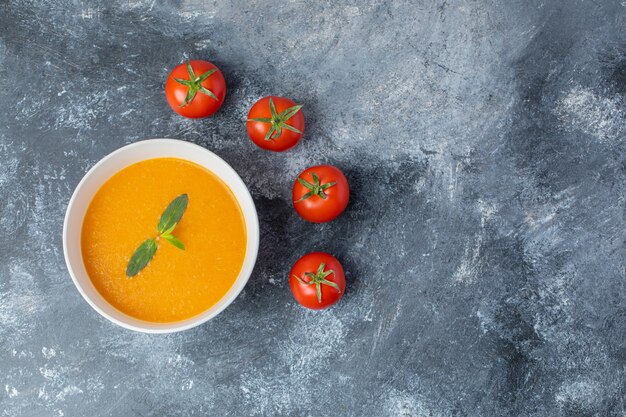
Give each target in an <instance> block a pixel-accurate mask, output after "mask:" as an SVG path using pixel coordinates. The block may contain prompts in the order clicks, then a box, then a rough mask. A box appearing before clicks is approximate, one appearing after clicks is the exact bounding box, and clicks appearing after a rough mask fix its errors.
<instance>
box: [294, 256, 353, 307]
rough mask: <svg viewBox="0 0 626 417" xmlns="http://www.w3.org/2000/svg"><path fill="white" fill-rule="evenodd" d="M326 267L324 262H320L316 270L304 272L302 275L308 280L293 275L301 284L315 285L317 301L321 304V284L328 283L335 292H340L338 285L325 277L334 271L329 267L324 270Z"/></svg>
mask: <svg viewBox="0 0 626 417" xmlns="http://www.w3.org/2000/svg"><path fill="white" fill-rule="evenodd" d="M324 268H326V264H325V263H324V262H322V263H320V266H319V267H318V268H317V272H315V273H313V272H305V273H304V276H305V277H308V278H310V279H309V281H305V280H303V279H302V278H300V277H299V276H297V275H295V274H294V275H293V277H294V278H295V279H297V280H298V281H299V282H300V283H301V284H304V285H315V291H316V293H317V302H318V303H320V304H322V285H328V286H330V287H333V288H334V289H336V290H337V292H341V289H340V288H339V285H337V284H335V283H334V282H332V281H329V280H327V279H326V277H327V276H329V275H330V274H335V271H333V270H332V269H329V270H328V271H324Z"/></svg>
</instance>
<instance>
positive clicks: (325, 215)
mask: <svg viewBox="0 0 626 417" xmlns="http://www.w3.org/2000/svg"><path fill="white" fill-rule="evenodd" d="M291 196H292V198H293V207H294V208H295V209H296V211H297V212H298V214H299V215H300V216H301V217H302V218H303V219H305V220H308V221H310V222H314V223H324V222H329V221H331V220H333V219H334V218H336V217H337V216H339V215H340V214H341V213H342V212H343V211H344V210H345V209H346V206H347V205H348V200H349V199H350V187H349V186H348V180H347V179H346V177H345V175H343V173H342V172H341V171H340V170H339V169H338V168H335V167H334V166H332V165H318V166H314V167H311V168H307V169H305V170H304V171H302V173H301V174H300V175H298V178H297V179H296V181H295V182H294V184H293V190H292V193H291Z"/></svg>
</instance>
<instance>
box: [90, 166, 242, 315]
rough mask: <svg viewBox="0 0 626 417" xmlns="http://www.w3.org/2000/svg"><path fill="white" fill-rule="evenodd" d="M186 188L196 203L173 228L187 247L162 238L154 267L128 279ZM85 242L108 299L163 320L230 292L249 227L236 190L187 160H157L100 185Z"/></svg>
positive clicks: (206, 305) (188, 312)
mask: <svg viewBox="0 0 626 417" xmlns="http://www.w3.org/2000/svg"><path fill="white" fill-rule="evenodd" d="M185 193H186V194H187V195H188V196H189V204H188V206H187V210H186V211H185V213H184V214H183V217H182V219H181V220H180V222H179V223H178V225H177V226H176V228H175V229H174V231H173V232H172V234H173V235H174V236H176V237H177V238H178V239H179V240H180V241H182V242H183V244H184V245H185V250H180V249H178V248H176V247H175V246H173V245H172V244H170V243H169V242H167V241H165V240H164V239H159V247H158V249H157V251H156V254H155V255H154V258H152V260H151V261H150V263H149V264H148V266H146V267H145V268H144V269H143V270H141V272H139V274H137V275H135V276H134V277H132V278H128V277H127V276H126V266H127V264H128V261H129V259H130V257H131V255H132V254H133V252H134V251H135V249H137V247H138V246H139V245H140V244H141V243H142V242H143V241H145V240H146V239H148V238H152V237H156V236H157V235H158V233H157V224H158V223H159V218H160V217H161V214H162V213H163V211H164V210H165V208H166V207H167V206H168V204H169V203H170V202H171V201H172V200H174V199H175V198H176V197H178V196H179V195H181V194H185ZM81 244H82V253H83V261H84V263H85V267H86V269H87V273H88V274H89V277H90V278H91V281H92V282H93V284H94V285H95V287H96V288H97V290H98V291H99V292H100V294H101V295H102V296H103V297H104V298H105V299H106V300H107V301H108V302H109V303H111V304H112V305H113V306H115V307H116V308H117V309H118V310H120V311H122V312H123V313H126V314H128V315H129V316H132V317H135V318H137V319H141V320H146V321H151V322H161V323H164V322H172V321H179V320H184V319H187V318H190V317H193V316H195V315H197V314H200V313H202V312H203V311H205V310H207V309H208V308H210V307H211V306H213V305H214V304H215V303H217V302H218V301H219V300H220V299H221V298H222V297H223V296H224V295H225V294H226V292H227V291H228V290H229V289H230V287H231V286H232V285H233V283H234V282H235V279H236V278H237V276H238V275H239V272H240V271H241V267H242V265H243V260H244V257H245V254H246V229H245V223H244V218H243V214H242V212H241V208H240V207H239V204H238V203H237V200H236V199H235V196H234V195H233V193H232V191H231V190H230V188H228V186H227V185H226V184H224V183H223V182H222V180H220V179H219V178H218V177H217V176H216V175H215V174H213V173H212V172H210V171H208V170H207V169H205V168H203V167H201V166H199V165H197V164H195V163H192V162H189V161H185V160H182V159H176V158H156V159H150V160H146V161H142V162H139V163H137V164H134V165H131V166H129V167H127V168H124V169H123V170H121V171H120V172H118V173H117V174H115V175H114V176H113V177H111V178H110V179H109V180H108V181H107V182H106V183H105V184H104V185H103V186H102V187H101V188H100V189H99V190H98V192H97V193H96V195H95V196H94V198H93V200H92V202H91V204H90V205H89V208H88V209H87V214H86V215H85V220H84V222H83V229H82V242H81Z"/></svg>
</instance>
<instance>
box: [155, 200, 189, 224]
mask: <svg viewBox="0 0 626 417" xmlns="http://www.w3.org/2000/svg"><path fill="white" fill-rule="evenodd" d="M188 201H189V197H188V196H187V194H181V195H179V196H178V197H176V198H175V199H174V201H172V202H171V203H170V205H169V206H167V208H166V209H165V211H164V212H163V214H162V215H161V219H160V220H159V225H158V226H157V230H158V232H159V233H165V232H166V231H169V232H171V231H172V230H174V227H176V224H178V222H179V221H180V218H181V217H183V213H185V210H187V203H188Z"/></svg>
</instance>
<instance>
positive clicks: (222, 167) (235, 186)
mask: <svg viewBox="0 0 626 417" xmlns="http://www.w3.org/2000/svg"><path fill="white" fill-rule="evenodd" d="M162 157H173V158H180V159H186V160H188V161H192V162H195V163H196V164H198V165H201V166H203V167H205V168H207V169H209V170H210V171H211V172H213V173H214V174H215V175H217V176H218V177H220V178H221V179H222V181H224V182H225V183H226V184H227V185H228V186H229V187H230V189H231V190H232V192H233V193H234V194H235V197H236V198H237V201H238V202H239V206H240V207H241V210H242V212H243V216H244V219H245V223H246V232H247V238H248V239H247V241H248V243H247V247H246V256H245V258H244V261H243V266H242V268H241V272H240V273H239V276H238V277H237V279H236V281H235V283H234V284H233V286H232V287H231V288H230V290H228V292H227V293H226V295H225V296H224V297H223V298H222V299H221V300H220V301H219V302H218V303H217V304H215V305H214V306H212V307H211V308H209V309H208V310H207V311H205V312H204V313H202V314H199V315H197V316H195V317H192V318H190V319H187V320H182V321H177V322H172V323H153V322H148V321H143V320H138V319H135V318H133V317H130V316H128V315H126V314H124V313H122V312H121V311H119V310H117V309H116V308H115V307H113V306H112V305H111V304H109V303H108V302H107V301H106V300H105V299H104V298H103V297H102V296H101V295H100V293H99V292H98V291H97V290H96V288H95V287H94V286H93V284H92V282H91V280H90V279H89V276H87V271H86V270H85V265H84V263H83V256H82V251H81V244H80V241H81V229H82V225H83V219H84V217H85V213H86V211H87V207H88V206H89V203H91V200H92V198H93V196H94V195H95V193H96V192H97V191H98V189H99V188H100V186H102V184H104V183H105V182H106V181H107V180H108V179H109V178H111V176H112V175H113V174H115V173H116V172H118V171H120V170H121V169H123V168H125V167H127V166H129V165H132V164H134V163H136V162H140V161H143V160H146V159H152V158H162ZM258 249H259V220H258V217H257V213H256V208H255V206H254V202H253V201H252V197H251V196H250V193H249V192H248V189H247V188H246V185H245V184H244V183H243V181H242V180H241V178H240V177H239V175H237V173H236V172H235V170H234V169H233V168H231V166H230V165H228V164H227V163H226V162H225V161H224V160H223V159H222V158H220V157H219V156H217V155H215V154H214V153H213V152H211V151H209V150H207V149H205V148H203V147H201V146H198V145H194V144H193V143H189V142H184V141H181V140H175V139H151V140H144V141H141V142H136V143H133V144H131V145H128V146H124V147H123V148H120V149H118V150H116V151H115V152H113V153H111V154H109V155H107V156H105V157H104V158H103V159H102V160H100V162H98V163H97V164H96V165H94V167H93V168H91V169H90V170H89V172H87V174H85V176H84V177H83V179H82V180H81V182H80V183H79V184H78V186H77V187H76V190H74V194H73V195H72V198H71V199H70V202H69V204H68V206H67V211H66V213H65V222H64V224H63V252H64V253H65V263H66V264H67V269H68V271H69V273H70V275H71V277H72V280H73V281H74V284H75V285H76V288H78V291H79V292H80V293H81V295H82V296H83V298H84V299H85V300H87V302H88V303H89V305H91V306H92V307H93V308H94V310H96V311H97V312H98V313H100V314H101V315H102V316H104V317H106V318H107V319H109V320H111V321H112V322H113V323H115V324H119V325H120V326H122V327H125V328H127V329H131V330H137V331H140V332H146V333H171V332H177V331H181V330H186V329H190V328H192V327H195V326H198V325H199V324H202V323H204V322H206V321H207V320H209V319H211V318H213V317H215V316H216V315H218V314H219V313H220V312H221V311H222V310H224V309H225V308H226V307H228V305H229V304H230V303H232V302H233V300H234V299H235V298H236V297H237V295H239V293H240V292H241V290H242V289H243V287H244V286H245V285H246V282H248V278H249V277H250V274H251V273H252V270H253V268H254V263H255V262H256V257H257V252H258Z"/></svg>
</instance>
